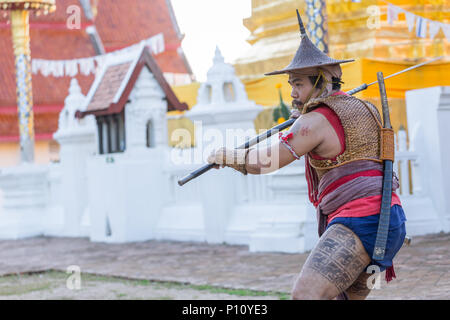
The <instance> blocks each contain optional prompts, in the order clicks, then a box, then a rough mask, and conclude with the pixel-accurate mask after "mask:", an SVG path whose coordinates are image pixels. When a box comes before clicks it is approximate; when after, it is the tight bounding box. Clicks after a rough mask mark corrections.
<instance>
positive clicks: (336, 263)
mask: <svg viewBox="0 0 450 320" xmlns="http://www.w3.org/2000/svg"><path fill="white" fill-rule="evenodd" d="M369 263H370V257H369V256H368V254H367V252H366V250H365V249H364V246H363V245H362V243H361V241H360V240H359V238H358V236H357V235H356V234H355V233H354V232H353V231H351V230H350V229H349V228H347V227H345V226H344V225H342V224H334V225H332V226H331V227H329V228H328V229H327V230H326V231H325V233H324V234H323V235H322V237H320V240H319V243H318V244H317V245H316V247H315V248H314V249H313V250H312V252H311V254H310V255H309V256H308V259H307V260H306V262H305V265H304V266H303V268H302V271H301V272H300V274H299V276H298V278H297V280H296V282H295V284H294V288H293V290H292V299H333V298H335V297H336V296H337V295H338V294H339V293H341V292H342V291H344V290H346V289H347V288H349V287H350V286H351V285H352V284H354V283H355V281H356V280H357V279H358V277H359V276H360V275H361V273H362V272H363V271H364V269H365V267H367V266H368V265H369ZM352 296H354V295H352Z"/></svg>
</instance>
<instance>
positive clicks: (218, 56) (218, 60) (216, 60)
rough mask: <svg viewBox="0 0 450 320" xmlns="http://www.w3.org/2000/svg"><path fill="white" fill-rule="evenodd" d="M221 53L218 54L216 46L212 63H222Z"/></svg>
mask: <svg viewBox="0 0 450 320" xmlns="http://www.w3.org/2000/svg"><path fill="white" fill-rule="evenodd" d="M224 62H225V59H224V58H223V55H222V52H220V49H219V46H216V52H215V54H214V63H224Z"/></svg>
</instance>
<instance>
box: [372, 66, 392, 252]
mask: <svg viewBox="0 0 450 320" xmlns="http://www.w3.org/2000/svg"><path fill="white" fill-rule="evenodd" d="M377 78H378V85H379V88H380V96H381V106H382V111H383V123H384V124H383V127H384V128H385V129H392V126H391V120H390V117H389V105H388V100H387V95H386V87H385V85H384V78H383V73H382V72H378V73H377ZM381 139H383V136H381ZM383 163H384V175H383V193H382V198H381V209H380V218H379V222H378V231H377V237H376V240H375V248H374V250H373V255H372V259H374V260H383V259H384V255H385V252H386V242H387V238H388V233H389V219H390V215H391V200H392V176H393V170H392V165H393V161H392V160H384V161H383Z"/></svg>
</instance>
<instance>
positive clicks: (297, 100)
mask: <svg viewBox="0 0 450 320" xmlns="http://www.w3.org/2000/svg"><path fill="white" fill-rule="evenodd" d="M288 82H289V84H290V85H291V88H292V91H291V97H292V99H294V100H293V101H292V107H293V108H300V107H301V106H303V104H304V103H305V101H306V99H307V98H308V95H309V94H310V93H311V90H312V88H313V85H312V84H311V81H310V80H309V78H308V76H305V75H301V74H297V73H289V80H288ZM319 92H320V90H319V89H317V88H316V89H314V93H313V95H312V96H311V98H315V97H316V96H317V94H318V93H319Z"/></svg>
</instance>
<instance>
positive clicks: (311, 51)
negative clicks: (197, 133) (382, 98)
mask: <svg viewBox="0 0 450 320" xmlns="http://www.w3.org/2000/svg"><path fill="white" fill-rule="evenodd" d="M299 24H300V33H301V43H300V47H299V49H298V50H297V52H296V54H295V56H294V58H293V60H292V62H291V63H290V64H289V65H288V66H287V67H286V68H284V69H282V70H279V71H274V72H271V73H267V74H266V75H276V74H283V73H284V74H287V75H288V76H289V81H288V83H289V84H290V86H291V87H292V93H291V96H292V98H293V102H292V106H293V109H294V111H293V112H292V117H293V118H296V120H295V122H294V124H293V125H292V126H291V128H290V129H289V130H288V131H286V132H282V133H280V136H279V139H278V141H277V142H276V143H272V145H270V146H266V147H261V148H251V149H226V148H220V149H218V150H215V151H213V153H211V155H210V156H209V158H208V163H210V164H216V166H215V168H220V167H223V166H228V167H232V168H234V169H235V170H238V171H240V172H242V173H243V174H245V175H246V174H265V173H269V172H272V171H275V170H277V169H279V168H282V167H284V166H286V165H288V164H290V163H291V162H293V161H295V160H299V159H300V158H301V157H302V156H304V161H305V175H306V180H307V184H308V194H309V200H310V201H311V202H312V203H313V205H314V206H315V207H316V209H317V219H318V231H319V237H320V238H319V241H318V243H317V245H316V246H315V247H314V248H313V250H312V251H311V253H310V254H309V256H308V259H307V260H306V262H305V264H304V265H303V268H302V270H301V271H300V273H299V275H298V277H297V279H296V280H295V283H294V285H293V290H292V298H293V299H365V298H366V297H367V295H368V294H369V292H370V286H369V285H368V283H370V282H369V281H368V280H371V279H369V277H370V276H371V275H372V270H374V271H377V269H376V268H379V269H378V271H384V270H386V280H387V281H389V280H391V279H392V277H395V273H394V268H393V262H392V259H393V258H394V256H395V255H396V253H397V252H398V251H399V249H400V247H401V246H402V244H403V241H404V238H405V236H406V230H405V221H406V218H405V214H404V212H403V209H402V206H401V202H400V199H399V197H398V195H397V194H396V193H395V190H396V189H397V188H398V179H397V177H396V176H394V179H393V186H392V201H391V210H390V220H389V233H388V239H387V244H386V251H385V255H384V259H383V260H381V261H380V260H377V261H375V260H373V259H372V255H373V251H374V245H375V239H376V235H377V227H378V220H379V216H380V206H381V197H382V183H383V161H382V159H380V148H381V141H380V131H381V128H382V124H381V117H380V113H379V112H378V110H377V108H376V107H375V106H374V105H373V104H371V103H369V102H367V101H364V100H361V99H358V98H355V97H353V96H351V95H348V94H346V93H344V92H343V91H341V90H340V88H341V83H342V81H341V77H342V71H341V67H340V64H341V63H347V62H351V61H353V60H335V59H332V58H330V57H328V56H327V55H326V54H325V53H323V52H322V51H321V50H319V49H318V48H317V47H316V46H315V45H314V44H313V43H312V42H311V40H310V39H309V38H308V36H307V35H306V32H305V28H304V26H303V23H302V22H301V19H300V16H299Z"/></svg>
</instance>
